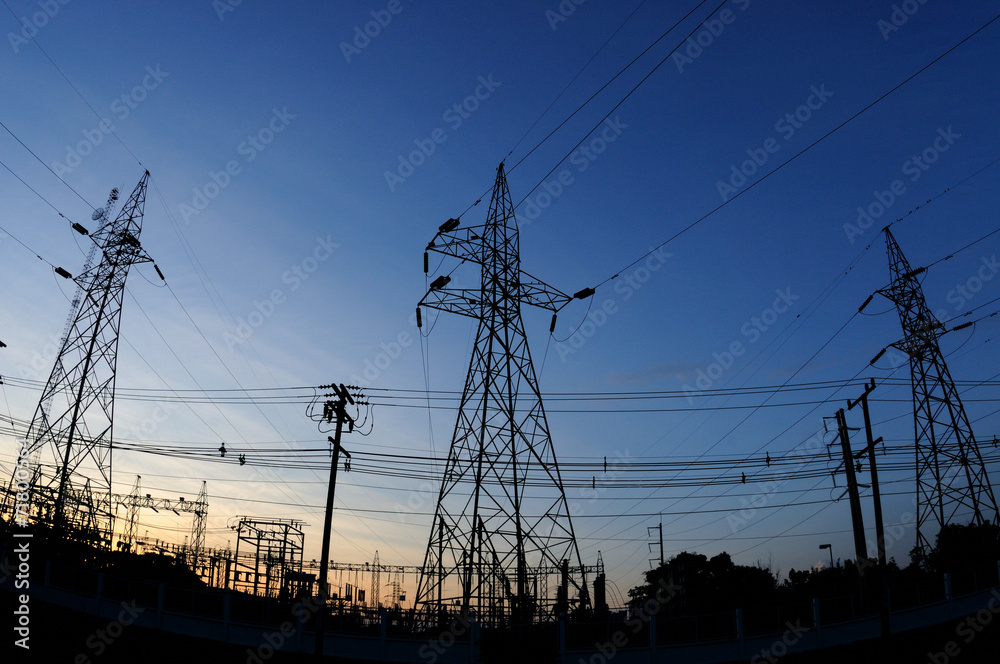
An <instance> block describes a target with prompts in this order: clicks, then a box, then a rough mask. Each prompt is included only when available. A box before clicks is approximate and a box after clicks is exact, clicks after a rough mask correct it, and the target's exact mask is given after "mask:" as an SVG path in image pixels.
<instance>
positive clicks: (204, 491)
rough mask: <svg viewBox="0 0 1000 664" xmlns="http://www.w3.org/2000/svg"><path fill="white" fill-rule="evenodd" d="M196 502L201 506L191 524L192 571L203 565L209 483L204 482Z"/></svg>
mask: <svg viewBox="0 0 1000 664" xmlns="http://www.w3.org/2000/svg"><path fill="white" fill-rule="evenodd" d="M195 502H196V503H197V504H198V505H199V506H200V509H196V510H195V512H194V521H193V522H192V523H191V562H190V565H191V569H193V570H196V569H197V567H198V565H199V564H200V563H201V554H202V549H204V548H205V531H206V530H207V528H208V483H207V482H205V481H202V483H201V491H200V492H199V493H198V497H197V498H196V499H195Z"/></svg>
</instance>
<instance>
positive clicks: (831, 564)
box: [819, 544, 833, 567]
mask: <svg viewBox="0 0 1000 664" xmlns="http://www.w3.org/2000/svg"><path fill="white" fill-rule="evenodd" d="M819 548H820V549H829V550H830V567H833V545H832V544H820V545H819Z"/></svg>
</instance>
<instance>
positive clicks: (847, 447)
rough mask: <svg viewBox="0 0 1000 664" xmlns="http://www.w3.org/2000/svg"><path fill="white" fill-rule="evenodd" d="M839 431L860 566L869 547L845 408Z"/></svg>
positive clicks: (855, 553) (865, 557)
mask: <svg viewBox="0 0 1000 664" xmlns="http://www.w3.org/2000/svg"><path fill="white" fill-rule="evenodd" d="M837 429H838V430H839V431H840V446H841V449H842V450H843V453H844V471H845V474H846V475H847V495H848V496H849V497H850V501H851V523H852V524H853V526H854V555H855V560H854V564H855V565H858V566H860V565H861V564H862V561H864V560H867V559H868V546H867V545H866V544H865V523H864V517H863V516H862V514H861V496H860V495H859V494H858V478H857V476H856V475H855V474H854V455H853V454H852V453H851V439H850V435H849V434H848V431H847V419H846V418H845V416H844V409H843V408H841V409H840V410H838V411H837ZM859 568H860V567H859Z"/></svg>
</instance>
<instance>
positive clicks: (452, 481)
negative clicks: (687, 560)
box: [415, 163, 593, 625]
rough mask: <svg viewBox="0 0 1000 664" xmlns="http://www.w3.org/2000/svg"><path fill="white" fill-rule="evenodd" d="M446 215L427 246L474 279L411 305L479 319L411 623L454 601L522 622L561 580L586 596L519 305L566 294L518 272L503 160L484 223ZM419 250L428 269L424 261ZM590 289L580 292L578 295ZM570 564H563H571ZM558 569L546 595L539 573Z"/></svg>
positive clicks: (540, 610)
mask: <svg viewBox="0 0 1000 664" xmlns="http://www.w3.org/2000/svg"><path fill="white" fill-rule="evenodd" d="M458 226H459V221H458V220H457V219H450V220H448V222H446V223H445V224H443V225H442V226H441V227H440V229H439V232H438V234H437V235H436V236H435V238H434V240H432V241H431V242H430V243H429V244H428V247H427V249H428V251H433V252H437V253H441V254H444V255H445V256H451V257H453V258H457V259H461V260H462V261H463V262H465V261H469V262H472V263H478V264H479V265H480V267H481V270H482V277H481V284H480V286H479V287H476V288H468V289H463V288H447V285H448V283H449V282H450V280H451V279H450V277H449V276H440V277H438V278H437V279H435V280H434V281H433V282H432V283H431V285H430V290H429V291H428V293H427V294H426V295H425V296H424V298H423V299H422V300H421V302H420V305H418V325H419V324H420V322H419V307H420V306H425V307H429V308H432V309H438V310H440V311H446V312H452V313H457V314H461V315H463V316H468V317H471V318H474V319H476V320H478V321H479V325H478V331H477V333H476V344H475V347H474V349H473V351H472V359H471V362H470V364H469V372H468V375H467V377H466V380H465V388H464V390H463V392H462V400H461V404H460V408H459V413H458V419H457V421H456V423H455V431H454V435H453V437H452V441H451V448H450V451H449V453H448V461H447V463H446V467H445V471H444V477H443V479H442V481H441V490H440V493H439V496H438V501H437V508H436V509H435V514H434V523H433V526H432V528H431V533H430V538H429V541H428V545H427V553H426V555H425V557H424V563H423V566H422V568H421V574H420V580H419V583H418V589H417V596H416V602H415V609H416V611H417V616H418V622H420V623H422V624H434V623H439V622H443V621H444V620H446V619H447V615H448V613H449V612H451V611H458V612H460V613H461V615H463V616H468V615H469V614H470V613H473V612H474V613H475V614H476V616H477V617H478V619H479V620H480V621H481V622H483V623H484V624H491V625H504V624H511V623H515V624H517V623H525V622H528V621H531V620H534V619H546V618H552V617H555V616H556V615H558V614H559V613H563V612H567V611H568V610H569V602H570V597H569V586H570V585H572V586H574V587H575V588H576V590H577V593H578V596H579V600H580V602H581V604H582V605H588V604H589V600H588V595H587V586H586V579H585V571H586V569H585V568H584V567H583V565H582V564H581V563H580V552H579V548H578V546H577V543H576V536H575V534H574V532H573V525H572V522H571V520H570V513H569V507H568V505H567V502H566V493H565V491H564V489H563V483H562V479H561V477H560V473H559V467H558V465H557V463H556V456H555V451H554V449H553V445H552V439H551V437H550V434H549V426H548V423H547V421H546V418H545V410H544V408H543V407H542V399H541V394H540V393H539V388H538V381H537V379H536V376H535V370H534V367H533V366H532V363H531V354H530V352H529V350H528V342H527V339H526V337H525V332H524V324H523V322H522V320H521V305H522V304H528V305H533V306H536V307H541V308H543V309H547V310H549V311H552V312H553V314H555V312H557V311H558V310H559V309H560V308H562V307H563V306H565V305H566V304H567V303H568V302H569V301H570V300H571V299H572V298H571V297H570V296H568V295H565V294H564V293H562V292H560V291H558V290H556V289H555V288H552V287H551V286H548V285H547V284H545V283H543V282H541V281H539V280H538V279H535V278H534V277H532V276H531V275H529V274H527V273H526V272H523V271H522V270H521V267H520V258H519V253H518V252H519V248H518V230H517V222H516V220H515V218H514V209H513V205H512V203H511V197H510V191H509V190H508V188H507V180H506V177H505V175H504V166H503V164H502V163H501V164H500V166H499V167H498V168H497V177H496V183H495V185H494V187H493V196H492V200H491V201H490V208H489V214H488V216H487V219H486V223H485V224H484V225H481V226H473V227H470V228H465V229H458ZM426 263H427V261H426V255H425V271H426ZM592 293H593V291H592V290H589V289H588V291H587V292H584V291H581V293H578V294H577V296H578V297H580V298H581V299H582V298H583V297H586V296H588V295H590V294H592ZM570 564H572V565H573V566H574V571H576V572H578V576H577V578H574V577H573V576H572V575H571V574H570V573H569V565H570ZM550 576H555V577H557V578H559V579H560V581H559V586H558V590H557V592H556V595H555V597H552V596H550V594H549V592H548V587H549V584H548V579H549V577H550Z"/></svg>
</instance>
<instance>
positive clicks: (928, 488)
mask: <svg viewBox="0 0 1000 664" xmlns="http://www.w3.org/2000/svg"><path fill="white" fill-rule="evenodd" d="M884 232H885V243H886V248H887V250H888V254H889V269H890V275H891V278H892V281H891V283H890V284H889V286H888V287H886V288H883V289H881V290H879V291H877V292H878V293H881V294H882V295H884V296H885V297H886V298H888V299H889V300H891V301H892V302H893V303H895V305H896V309H897V311H898V313H899V322H900V323H901V324H902V327H903V335H904V336H903V339H902V340H900V341H897V342H896V343H894V344H891V345H892V347H894V348H896V349H898V350H900V351H902V352H903V353H905V354H906V355H907V356H909V358H910V378H911V382H912V385H913V422H914V433H915V440H916V453H917V457H916V458H917V549H918V550H921V551H927V550H928V549H930V547H931V541H930V538H929V537H928V533H927V526H928V522H933V523H934V524H936V525H937V527H938V528H940V527H941V526H944V525H945V524H947V523H950V522H951V521H952V519H953V518H954V517H955V515H956V514H957V513H958V512H959V511H960V510H963V509H965V510H969V511H971V512H972V520H973V522H974V523H977V524H979V523H984V522H986V521H993V522H996V520H997V516H998V515H997V502H996V498H995V497H994V495H993V488H992V486H991V485H990V480H989V478H988V477H987V475H986V466H985V464H984V463H983V457H982V455H980V453H979V446H978V445H977V444H976V438H975V435H974V434H973V432H972V426H971V425H970V424H969V417H968V415H966V413H965V407H964V406H963V405H962V399H961V397H960V396H959V394H958V390H956V389H955V382H954V381H953V380H952V378H951V373H950V372H949V371H948V365H947V364H946V363H945V361H944V355H943V354H942V353H941V348H940V346H939V345H938V338H939V337H940V336H941V335H942V334H944V333H945V331H946V330H945V328H944V325H942V324H941V322H940V321H938V320H937V318H935V317H934V314H933V313H931V310H930V309H929V308H928V307H927V303H926V301H925V300H924V293H923V289H922V287H921V285H920V281H918V279H917V277H918V276H919V275H920V274H922V273H923V272H924V269H923V268H918V269H916V270H914V269H913V268H912V267H911V266H910V263H909V262H908V261H907V260H906V257H905V256H904V255H903V252H902V250H900V248H899V244H897V243H896V239H895V238H894V237H893V236H892V233H891V232H890V231H889V229H888V228H886V229H885V231H884Z"/></svg>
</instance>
